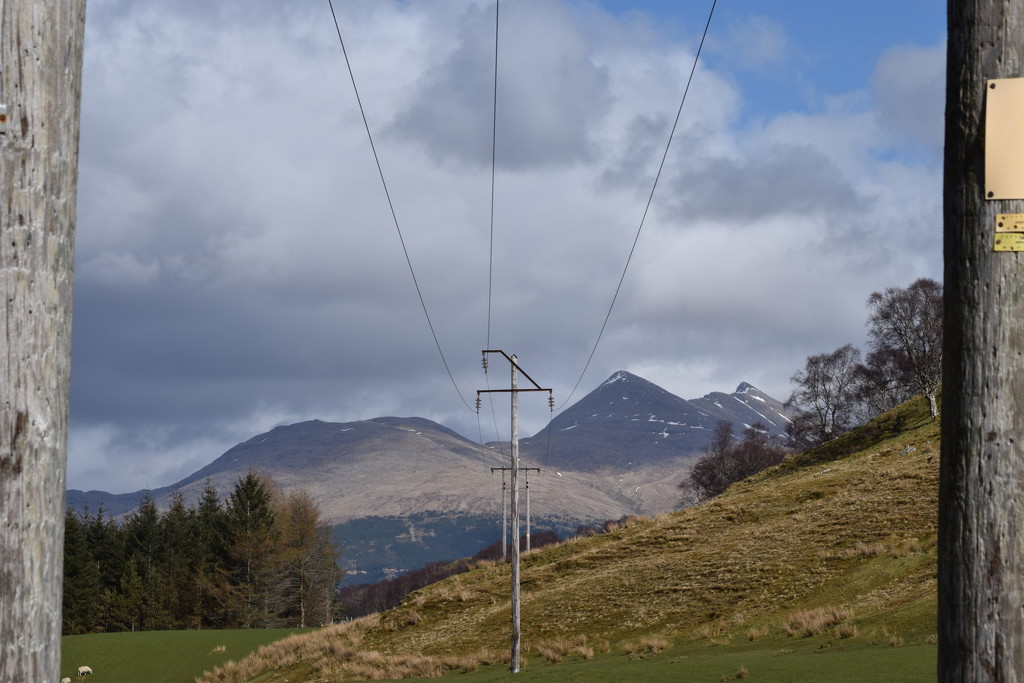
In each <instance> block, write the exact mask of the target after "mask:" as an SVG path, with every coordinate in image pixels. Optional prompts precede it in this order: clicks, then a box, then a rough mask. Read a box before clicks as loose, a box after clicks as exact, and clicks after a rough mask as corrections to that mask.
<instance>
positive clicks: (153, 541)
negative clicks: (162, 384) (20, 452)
mask: <svg viewBox="0 0 1024 683" xmlns="http://www.w3.org/2000/svg"><path fill="white" fill-rule="evenodd" d="M337 560H338V551H337V549H336V548H335V547H334V545H333V544H332V542H331V540H330V534H329V528H328V527H327V526H325V525H324V524H323V523H322V522H321V520H320V511H319V508H318V507H317V505H316V503H315V502H314V501H313V499H312V498H311V497H310V496H309V494H308V493H306V492H305V491H302V490H299V491H292V492H289V493H288V494H287V495H285V494H282V493H280V492H279V491H277V489H276V488H275V487H274V485H273V482H271V481H270V480H269V479H266V478H264V477H262V476H260V475H259V474H257V473H256V472H249V473H248V474H247V475H246V476H244V477H242V478H240V479H239V480H238V482H237V483H236V485H235V488H234V490H233V491H232V493H231V495H230V496H229V498H228V499H227V501H225V502H221V500H220V496H219V494H218V493H217V490H216V489H215V488H214V487H213V486H212V485H211V484H207V486H206V488H205V489H204V491H203V494H202V497H201V498H200V500H199V503H198V505H197V506H195V507H191V506H186V505H185V501H184V498H183V496H182V495H181V494H180V493H176V494H175V495H174V496H173V498H172V501H171V505H170V507H169V508H168V509H167V510H165V511H163V512H161V511H159V510H158V509H157V506H156V503H155V501H154V500H153V499H152V498H151V497H148V496H147V497H146V498H145V499H144V500H143V501H142V504H141V505H140V506H139V508H138V509H137V510H135V511H134V512H132V513H131V514H130V515H128V516H127V518H125V519H124V520H122V521H118V520H115V519H112V518H107V517H105V515H104V512H103V510H102V509H100V510H98V511H97V512H96V513H94V514H90V513H89V512H88V511H84V512H82V513H78V512H76V511H75V510H73V509H71V508H68V510H67V513H66V518H65V534H64V609H63V631H64V633H65V634H75V633H91V632H101V631H127V630H131V631H135V630H152V629H200V628H257V627H274V626H279V627H288V626H298V627H302V626H310V625H318V624H322V623H325V622H328V621H331V620H332V619H333V618H334V616H335V615H334V590H335V586H336V585H337V583H338V581H340V580H341V578H342V572H341V570H340V569H339V568H338V565H337Z"/></svg>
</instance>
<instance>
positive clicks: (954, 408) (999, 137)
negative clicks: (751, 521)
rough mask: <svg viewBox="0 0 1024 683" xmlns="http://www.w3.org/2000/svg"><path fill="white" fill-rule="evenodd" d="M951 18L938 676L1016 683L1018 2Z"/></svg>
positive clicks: (1023, 265)
mask: <svg viewBox="0 0 1024 683" xmlns="http://www.w3.org/2000/svg"><path fill="white" fill-rule="evenodd" d="M947 16H948V22H949V36H948V41H947V58H946V137H945V170H944V181H943V182H944V187H943V224H944V253H945V275H944V278H945V282H944V288H943V289H944V291H945V328H944V334H943V337H944V348H943V387H944V392H943V406H942V457H941V460H940V463H941V464H940V478H939V479H940V483H939V575H938V598H939V600H938V604H939V624H938V644H939V661H938V674H939V680H941V681H962V682H965V683H966V682H967V681H971V682H974V681H1008V682H1011V681H1017V682H1018V683H1019V682H1021V681H1024V609H1022V608H1021V605H1024V525H1022V523H1021V514H1022V511H1024V438H1022V436H1024V409H1022V408H1024V254H1022V253H1021V250H1022V249H1024V221H1022V220H1021V219H1022V218H1024V201H1022V200H1024V182H1022V180H1024V144H1022V143H1021V141H1020V140H1019V139H1018V140H1016V141H1014V138H1015V137H1017V138H1019V137H1021V134H1020V132H1019V131H1020V129H1021V127H1020V125H1019V120H1020V114H1019V112H1020V110H1021V104H1022V102H1024V97H1021V95H1022V94H1024V88H1022V87H1021V86H1022V84H1024V81H1021V79H1020V77H1021V76H1022V75H1024V64H1022V60H1024V12H1022V11H1021V7H1020V3H1019V2H1018V1H1017V0H949V3H948V9H947ZM993 79H998V80H993ZM1003 107H1005V111H1007V112H1009V113H1010V116H1009V117H1008V120H1009V125H1008V126H1006V127H1005V129H1004V128H1003V127H1000V126H999V125H997V123H998V122H999V121H1000V120H1001V119H1000V116H1001V110H1002V108H1003ZM993 117H995V118H993ZM1004 133H1005V134H1004ZM997 161H1001V162H1002V163H1004V164H1006V167H1005V168H1000V167H998V166H996V165H993V164H995V162H997ZM1007 227H1009V228H1010V230H1008V231H1007ZM1014 245H1016V246H1014Z"/></svg>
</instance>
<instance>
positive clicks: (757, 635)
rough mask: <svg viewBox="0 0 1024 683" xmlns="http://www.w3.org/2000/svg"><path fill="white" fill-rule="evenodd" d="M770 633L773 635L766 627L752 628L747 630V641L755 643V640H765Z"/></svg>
mask: <svg viewBox="0 0 1024 683" xmlns="http://www.w3.org/2000/svg"><path fill="white" fill-rule="evenodd" d="M769 633H771V631H770V630H769V629H768V628H767V627H765V626H751V627H750V628H748V629H747V640H749V641H750V642H754V641H755V640H760V639H761V638H764V637H765V636H766V635H768V634H769Z"/></svg>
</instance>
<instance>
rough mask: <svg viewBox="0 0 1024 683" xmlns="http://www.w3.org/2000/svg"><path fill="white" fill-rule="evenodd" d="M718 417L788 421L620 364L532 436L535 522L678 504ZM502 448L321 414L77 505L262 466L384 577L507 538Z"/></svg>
mask: <svg viewBox="0 0 1024 683" xmlns="http://www.w3.org/2000/svg"><path fill="white" fill-rule="evenodd" d="M720 419H727V420H729V421H731V422H733V423H734V424H735V425H736V426H737V431H740V430H741V429H742V426H743V425H744V424H750V423H752V422H755V421H761V422H764V423H765V424H768V425H769V426H770V427H771V429H772V432H773V434H781V433H782V428H781V426H780V425H782V424H784V423H785V418H784V417H783V416H782V406H781V404H780V403H779V402H778V401H776V400H774V399H772V398H771V397H768V396H766V395H764V394H763V393H761V392H759V391H758V390H757V389H755V388H754V387H752V386H750V385H748V384H741V385H740V387H739V388H738V389H737V391H736V392H734V393H733V394H724V393H713V394H708V395H707V396H704V397H703V398H701V399H696V400H694V401H686V400H684V399H681V398H679V397H678V396H674V395H673V394H671V393H669V392H667V391H665V390H664V389H662V388H660V387H658V386H656V385H655V384H652V383H651V382H648V381H647V380H644V379H642V378H640V377H637V376H636V375H632V374H630V373H628V372H617V373H615V374H614V375H612V376H611V377H610V378H609V379H608V380H606V381H605V382H603V383H602V384H601V385H600V386H599V387H598V388H597V389H595V390H594V391H592V392H591V393H590V394H588V395H587V396H585V397H584V398H583V399H581V400H580V401H579V402H578V403H576V404H575V405H573V406H572V407H570V408H569V409H568V410H566V411H565V412H563V413H562V414H560V415H559V416H558V417H557V418H555V419H554V420H553V421H552V422H551V424H550V425H548V426H547V427H546V428H545V429H544V430H542V431H541V432H540V433H538V434H537V435H534V436H533V437H532V438H529V439H524V440H522V442H521V444H522V449H521V454H522V463H521V464H522V466H526V467H538V468H540V471H539V472H529V473H528V476H527V477H526V478H525V479H528V482H527V481H525V479H523V480H521V481H522V482H523V483H522V484H521V485H525V484H527V483H528V490H529V493H528V496H529V499H530V505H531V518H532V520H533V524H534V528H535V529H537V530H538V531H539V530H541V529H550V530H555V531H558V532H559V533H561V534H563V535H564V534H565V533H566V532H567V531H571V530H574V529H576V527H577V526H579V525H581V524H593V523H595V522H603V521H605V520H609V519H619V518H621V517H624V516H627V515H638V514H658V513H661V512H666V511H668V510H671V509H673V508H674V507H675V506H676V503H677V501H678V496H679V493H678V483H679V481H680V479H681V478H682V476H683V474H684V473H685V471H686V469H687V468H688V467H689V466H690V463H692V461H693V459H694V457H696V456H698V455H700V454H701V451H702V449H703V448H704V445H705V444H706V443H707V442H708V440H709V439H710V436H711V434H712V431H713V430H714V427H715V424H716V423H717V421H718V420H720ZM549 434H550V438H549V436H548V435H549ZM504 446H505V448H504V449H502V448H500V447H499V446H498V445H495V444H492V445H488V446H483V445H480V444H478V443H475V442H473V441H470V440H468V439H466V438H465V437H463V436H461V435H459V434H458V433H456V432H454V431H452V430H451V429H448V428H447V427H444V426H442V425H440V424H437V423H436V422H432V421H430V420H426V419H423V418H417V417H379V418H375V419H372V420H361V421H356V422H345V423H337V422H322V421H320V420H309V421H306V422H300V423H297V424H292V425H285V426H280V427H275V428H274V429H272V430H270V431H269V432H266V433H264V434H259V435H257V436H254V437H253V438H251V439H249V440H248V441H245V442H243V443H240V444H238V445H237V446H234V447H233V448H231V449H230V450H228V451H227V452H225V453H224V454H223V455H221V456H220V457H219V458H217V459H216V460H214V461H213V462H211V463H210V464H209V465H207V466H206V467H203V468H202V469H200V470H198V471H197V472H194V473H193V474H191V475H189V476H188V477H185V478H184V479H182V480H180V481H178V482H175V483H174V484H172V485H170V486H166V487H163V488H159V489H153V490H151V491H136V492H134V493H125V494H110V493H105V492H103V491H88V492H83V491H76V490H69V491H68V492H67V503H68V505H70V506H72V507H74V508H75V509H78V510H82V509H84V508H86V507H88V508H89V509H90V510H93V511H95V510H97V509H99V507H100V506H101V505H102V507H103V509H104V511H105V512H106V513H107V514H111V515H115V516H116V515H121V514H124V513H127V512H129V511H131V510H133V509H135V508H136V507H137V506H138V504H139V502H140V501H141V500H142V498H143V496H144V495H147V494H148V495H150V496H152V497H153V498H154V500H155V501H156V503H157V506H158V507H161V508H165V507H167V506H168V505H169V502H170V498H171V496H172V495H173V494H174V493H175V492H180V493H181V494H182V495H183V496H184V498H185V500H186V503H188V504H194V503H195V502H196V501H197V500H198V499H199V497H200V495H201V493H202V490H203V489H204V488H205V486H206V485H207V482H209V483H210V484H212V485H213V486H214V487H216V488H217V490H218V491H219V492H220V493H221V495H222V497H227V495H228V494H230V492H231V490H232V489H233V488H234V485H235V483H236V482H237V481H238V479H239V478H241V477H242V476H244V475H245V474H246V473H247V472H248V471H249V470H252V469H255V470H258V471H260V472H261V473H263V474H266V475H268V476H269V477H271V478H272V479H273V480H274V482H275V483H276V485H277V486H278V487H280V488H281V489H283V490H285V491H287V490H291V489H299V488H301V489H305V490H306V491H307V492H309V493H310V495H311V496H312V497H313V499H314V500H316V502H317V503H318V504H319V506H320V510H321V513H322V514H323V517H324V519H325V521H327V522H328V523H329V524H331V525H333V526H334V527H335V530H334V535H335V537H336V538H337V539H339V540H340V542H341V543H342V545H344V546H345V551H344V557H345V564H346V566H345V568H346V570H347V571H349V573H350V576H351V577H357V576H363V577H364V578H365V579H366V580H373V579H375V578H383V577H384V576H389V575H393V574H394V573H396V572H401V571H405V570H411V569H415V568H417V567H419V566H422V564H423V563H424V560H427V561H434V560H444V559H454V558H453V557H452V555H451V553H453V552H456V553H458V554H459V555H463V556H468V555H473V554H475V553H476V552H477V551H478V550H479V549H480V548H482V547H483V546H485V545H487V544H489V543H490V542H492V541H494V540H496V539H497V538H499V537H500V535H501V529H500V526H499V524H498V520H499V519H500V518H501V509H502V500H503V487H504V485H505V484H504V482H503V476H502V473H501V472H496V471H495V468H501V467H507V466H508V459H507V456H506V455H503V454H502V451H503V450H504V451H505V452H507V450H508V444H507V443H506V444H504ZM524 492H525V489H524ZM525 497H526V496H521V499H522V505H523V507H524V508H525V506H526V500H525ZM453 535H454V536H455V537H456V539H455V540H453V539H452V536H453ZM360 572H366V573H365V574H360Z"/></svg>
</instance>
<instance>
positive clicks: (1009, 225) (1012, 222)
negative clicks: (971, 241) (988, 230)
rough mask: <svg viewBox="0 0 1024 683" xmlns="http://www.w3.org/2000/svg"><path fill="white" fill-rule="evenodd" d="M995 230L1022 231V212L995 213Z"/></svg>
mask: <svg viewBox="0 0 1024 683" xmlns="http://www.w3.org/2000/svg"><path fill="white" fill-rule="evenodd" d="M996 232H1024V213H998V214H996Z"/></svg>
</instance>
